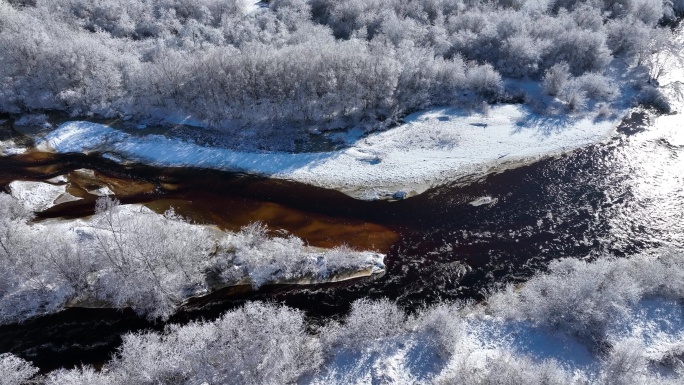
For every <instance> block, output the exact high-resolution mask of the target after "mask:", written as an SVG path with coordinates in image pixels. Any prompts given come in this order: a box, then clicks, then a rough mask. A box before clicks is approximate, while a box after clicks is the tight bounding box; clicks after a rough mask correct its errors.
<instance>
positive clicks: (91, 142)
mask: <svg viewBox="0 0 684 385" xmlns="http://www.w3.org/2000/svg"><path fill="white" fill-rule="evenodd" d="M618 122H619V121H618V120H617V119H616V120H604V121H594V120H593V119H592V118H591V117H580V118H573V117H569V116H567V115H563V116H540V115H536V114H534V113H532V112H531V111H529V110H528V109H527V108H526V107H524V106H521V105H499V106H494V107H492V108H491V110H490V112H489V113H488V114H487V115H483V114H479V113H468V112H465V111H464V110H460V109H455V108H434V109H430V110H427V111H423V112H420V113H416V114H413V115H410V116H408V117H407V118H406V120H405V124H402V125H400V126H398V127H395V128H393V129H390V130H388V131H385V132H380V133H375V134H371V135H369V136H367V137H366V138H364V139H361V140H359V141H357V142H356V143H354V144H353V145H352V146H350V147H348V148H346V149H341V150H337V151H330V152H320V153H287V152H241V151H235V150H231V149H227V148H218V147H206V146H202V145H198V144H195V143H192V142H188V141H183V140H181V139H178V138H170V137H165V136H161V135H143V136H134V135H131V134H129V133H125V132H122V131H119V130H116V129H114V128H112V127H109V126H105V125H101V124H96V123H89V122H83V121H75V122H68V123H64V124H62V125H61V126H60V127H59V128H57V129H56V130H55V131H53V132H51V133H50V134H48V135H47V136H46V138H45V140H44V141H43V142H41V143H39V144H38V148H39V149H41V150H46V151H49V150H54V151H57V152H61V153H65V152H86V153H87V152H104V153H107V154H108V155H109V156H110V157H111V158H113V159H118V160H120V161H121V160H129V161H136V162H144V163H148V164H152V165H157V166H172V167H202V168H212V169H220V170H229V171H239V172H245V173H251V174H257V175H263V176H268V177H274V178H279V179H289V180H294V181H298V182H303V183H307V184H311V185H314V186H318V187H323V188H332V189H336V190H339V191H341V192H344V193H346V194H348V195H350V196H353V197H355V198H360V199H369V200H371V199H381V198H390V197H393V196H395V193H396V192H406V193H407V194H405V195H406V196H412V195H416V194H420V193H422V192H424V191H425V190H427V189H428V188H430V187H432V186H435V185H438V184H442V183H447V182H452V181H463V180H464V179H465V178H466V177H472V176H476V177H477V176H482V175H485V174H487V173H489V172H493V171H500V170H503V169H506V168H511V167H515V166H518V165H520V164H524V163H527V162H530V161H534V160H536V159H539V158H541V157H544V156H549V155H552V154H557V153H561V152H564V151H569V150H573V149H575V148H578V147H581V146H584V145H587V144H590V143H595V142H598V141H601V140H604V139H606V138H607V137H609V136H610V135H611V134H612V133H613V132H614V130H615V127H616V126H617V124H618ZM119 158H122V159H119Z"/></svg>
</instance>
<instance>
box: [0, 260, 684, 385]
mask: <svg viewBox="0 0 684 385" xmlns="http://www.w3.org/2000/svg"><path fill="white" fill-rule="evenodd" d="M683 262H684V254H683V253H682V252H681V251H673V250H661V251H660V252H659V253H658V254H657V255H637V256H634V257H631V258H626V259H610V258H607V259H599V260H597V261H594V262H586V261H580V260H576V259H562V260H560V261H558V262H554V263H553V264H552V265H551V266H550V269H549V271H548V272H547V273H543V274H538V275H536V276H534V277H533V278H532V279H531V280H530V281H528V282H527V283H525V284H523V285H522V287H519V288H516V289H514V288H512V287H510V288H508V289H506V290H503V291H500V292H497V293H495V294H493V295H492V296H491V297H490V298H489V299H488V300H487V302H486V303H483V304H468V303H451V304H448V303H442V304H437V305H433V306H431V307H427V308H424V309H422V310H419V311H418V312H416V313H414V314H406V313H404V311H403V310H402V309H401V308H399V307H398V306H397V305H396V304H394V303H392V302H390V301H387V300H367V299H361V300H358V301H356V302H354V303H353V304H352V307H351V310H350V312H349V314H348V315H347V316H346V317H345V318H343V319H342V320H339V321H329V322H328V323H327V324H325V325H322V326H316V327H312V326H311V325H309V326H308V327H307V323H306V320H305V318H304V315H303V314H302V313H301V312H300V311H298V310H295V309H292V308H288V307H286V306H282V305H277V304H264V303H259V302H252V303H247V304H245V305H244V306H243V307H241V308H238V309H234V310H231V311H228V312H226V313H225V314H224V315H223V316H221V317H220V318H218V319H217V320H214V321H204V322H195V323H190V324H187V325H183V326H180V325H170V326H168V328H167V330H166V331H164V332H163V333H153V332H147V333H142V334H132V335H127V336H126V337H125V338H124V342H123V345H122V346H121V348H120V349H119V350H118V352H117V354H116V355H115V356H114V357H113V359H112V360H111V361H110V362H108V363H107V364H105V367H104V369H103V370H102V371H99V372H95V371H94V370H93V369H92V368H90V367H85V368H79V369H73V370H58V371H55V372H52V373H49V374H47V375H44V376H42V377H41V376H39V377H34V375H35V372H36V370H35V369H34V368H33V367H32V366H31V365H30V364H29V363H27V362H26V361H23V360H21V359H19V358H17V357H14V356H12V355H2V356H0V368H3V369H5V370H6V371H5V372H4V373H9V377H7V376H8V375H7V374H6V375H5V378H11V379H14V380H12V381H14V382H10V383H11V384H19V383H21V381H22V380H25V379H29V378H33V381H34V382H35V383H38V384H55V385H57V384H60V385H61V384H130V383H136V384H157V383H173V384H202V383H207V384H222V383H228V382H229V383H239V384H294V383H298V384H331V383H332V384H348V383H359V382H380V383H388V384H394V383H396V384H421V385H422V384H425V385H427V384H434V385H442V384H444V385H446V384H455V383H458V384H473V385H483V384H559V385H560V384H578V385H579V384H581V385H586V384H601V385H608V384H644V383H648V384H677V383H681V382H682V380H683V376H684V373H683V372H682V368H684V335H683V334H682V333H681V330H679V327H678V325H680V323H681V322H684V315H682V311H681V309H679V310H677V309H672V308H670V309H668V308H667V307H668V306H669V307H677V306H679V307H681V304H680V302H681V300H682V299H684V284H683V282H684V279H683V278H684V269H683V268H682V266H684V263H683ZM659 300H660V301H662V302H661V304H662V306H665V307H662V306H661V307H655V308H653V309H654V310H650V311H649V310H648V306H645V307H644V306H643V304H644V303H646V302H648V301H651V302H653V301H659ZM677 314H679V315H678V316H677ZM516 330H517V332H516ZM540 332H542V333H545V334H544V335H545V337H544V338H546V339H549V340H550V339H554V338H559V336H561V337H562V336H565V337H578V340H577V341H578V342H579V343H580V344H584V345H585V346H586V347H587V348H588V350H587V354H589V355H590V356H591V362H590V363H589V364H586V363H585V364H579V365H577V364H574V365H575V366H573V364H568V363H567V362H563V361H562V360H563V359H569V360H570V361H572V359H573V357H572V354H573V353H572V350H569V351H564V352H563V353H562V357H559V356H555V357H553V356H552V357H550V358H549V357H548V355H547V354H548V352H546V351H544V349H543V345H546V344H539V343H536V344H535V343H534V342H533V343H532V344H530V336H531V335H534V334H538V333H540ZM516 333H518V337H516ZM520 336H522V338H521V339H520ZM516 338H519V340H518V342H517V343H514V340H515V339H516ZM532 340H534V338H532ZM521 341H522V343H521ZM563 341H566V342H565V343H567V341H568V340H567V339H565V340H563ZM540 346H541V347H542V348H541V349H540ZM575 354H576V353H575ZM568 355H569V356H568ZM544 357H546V358H544Z"/></svg>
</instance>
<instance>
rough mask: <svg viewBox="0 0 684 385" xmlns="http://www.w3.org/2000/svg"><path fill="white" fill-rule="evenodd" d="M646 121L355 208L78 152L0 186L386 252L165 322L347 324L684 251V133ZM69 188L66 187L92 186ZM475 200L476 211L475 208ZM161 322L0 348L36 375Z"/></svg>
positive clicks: (104, 321)
mask: <svg viewBox="0 0 684 385" xmlns="http://www.w3.org/2000/svg"><path fill="white" fill-rule="evenodd" d="M642 118H643V116H634V118H633V119H631V120H630V121H628V122H627V123H624V124H623V126H621V127H620V129H619V132H618V133H617V134H616V135H615V136H614V137H613V138H612V139H610V140H609V141H607V142H606V143H602V144H597V145H592V146H588V147H585V148H583V149H579V150H576V151H574V152H572V153H568V154H565V155H562V156H559V157H556V158H552V159H546V160H542V161H540V162H537V163H534V164H531V165H528V166H524V167H520V168H517V169H513V170H508V171H505V172H502V173H499V174H495V175H490V176H488V177H486V178H483V179H482V180H481V181H479V182H476V183H473V184H470V185H468V186H455V185H452V186H450V185H445V186H440V187H437V188H433V189H431V190H429V191H427V192H426V193H424V194H422V195H419V196H417V197H413V198H409V199H406V200H403V201H397V202H385V201H376V202H363V201H358V200H354V199H352V198H349V197H347V196H345V195H343V194H341V193H338V192H335V191H328V190H323V189H319V188H313V187H310V186H305V185H301V184H297V183H292V182H285V181H273V180H267V179H263V178H255V177H249V176H245V175H237V174H231V173H225V172H217V171H210V170H190V169H159V168H154V167H146V166H141V165H129V166H122V165H119V164H116V163H113V162H110V161H107V160H106V159H103V158H102V157H100V156H98V155H89V156H86V155H80V154H67V155H58V156H57V155H48V154H33V155H23V156H18V157H11V158H0V186H3V187H6V186H7V184H8V183H9V182H10V181H12V180H15V179H27V180H45V179H48V178H50V177H53V176H56V175H61V174H65V173H68V172H71V171H73V170H76V169H80V168H89V169H93V170H95V171H96V175H97V177H98V178H100V179H102V180H107V181H109V182H110V185H112V186H115V187H117V188H114V190H115V192H116V193H117V196H118V197H119V198H120V199H121V200H122V201H123V202H124V203H133V202H142V203H147V204H149V206H150V207H152V208H154V209H155V210H158V211H163V210H165V209H166V208H168V207H171V206H172V207H175V208H176V210H177V211H178V212H179V213H181V214H183V215H186V216H188V217H189V218H191V219H193V220H195V221H198V222H202V223H214V224H217V225H219V226H221V227H223V228H226V229H237V228H239V227H240V226H242V225H244V224H246V223H249V222H250V221H254V220H261V221H264V222H266V223H267V224H268V225H269V226H270V227H271V228H284V229H286V230H287V231H289V232H291V233H293V234H295V235H298V236H300V237H302V238H304V239H305V240H306V241H307V242H309V243H310V244H312V245H317V246H334V245H338V244H341V243H347V244H350V245H352V246H354V247H357V248H366V249H368V248H372V249H375V250H378V251H381V252H383V253H386V254H387V259H386V261H385V262H386V264H387V272H386V274H385V275H384V276H382V277H379V278H376V279H361V280H356V281H354V282H346V283H337V284H325V285H323V284H322V285H314V286H308V287H301V286H268V287H263V288H262V289H260V290H259V291H257V292H253V291H250V290H248V289H245V288H236V289H232V290H229V291H226V292H222V293H221V292H220V293H215V294H214V295H212V296H210V297H207V298H203V299H201V300H197V301H195V302H194V303H192V304H191V306H188V307H187V308H186V309H184V310H183V311H181V312H180V313H179V314H178V315H177V316H175V317H173V318H172V319H171V320H170V322H187V321H188V320H195V319H212V318H215V317H217V316H218V315H220V314H221V313H222V312H224V311H225V310H227V309H230V308H232V307H235V306H239V305H240V304H241V303H243V302H244V301H246V300H266V301H277V302H281V303H285V304H287V305H289V306H293V307H296V308H300V309H303V310H304V311H306V314H307V315H308V316H309V317H310V319H311V322H312V323H318V322H322V321H323V320H326V319H329V318H330V317H339V316H342V315H344V314H345V312H347V311H348V309H349V305H350V304H351V302H353V301H354V300H356V299H359V298H381V297H387V298H390V299H392V300H396V301H397V302H398V303H399V304H400V305H402V306H404V307H405V308H406V309H407V310H408V311H411V310H414V309H416V308H418V307H420V306H424V305H426V304H430V303H434V302H437V301H440V300H458V299H466V300H476V301H477V300H482V299H484V298H485V297H486V293H487V292H488V291H490V290H492V289H495V288H497V287H499V286H502V285H505V284H508V283H519V282H523V281H524V280H525V279H527V278H529V277H530V276H531V275H532V274H533V273H534V272H535V271H538V270H540V269H541V270H543V269H544V268H545V266H546V265H547V263H548V262H549V261H550V260H553V259H557V258H560V257H573V258H587V259H592V258H602V257H605V256H618V257H622V256H626V255H630V254H634V253H637V252H641V251H646V250H651V249H656V248H660V247H675V248H682V247H684V129H681V130H680V129H679V128H677V129H672V128H668V129H663V128H660V127H653V126H650V125H649V124H648V122H646V121H644V119H642ZM77 179H78V178H76V177H74V179H73V180H72V179H71V178H70V181H73V182H74V184H78V183H80V185H81V186H85V185H86V184H87V183H89V182H88V181H87V180H83V179H81V180H78V181H77ZM76 182H78V183H76ZM76 190H78V188H75V190H74V191H73V193H74V195H77V196H78V194H79V192H78V191H76ZM84 196H85V195H84ZM482 197H487V199H485V200H482V201H484V202H485V204H482V205H478V206H474V205H471V204H470V202H473V201H475V200H477V199H479V198H482ZM92 210H93V200H92V198H89V199H84V200H82V201H78V202H70V203H67V204H63V205H60V206H56V207H54V208H52V209H50V210H48V211H47V212H44V213H42V214H40V216H39V219H40V218H45V217H60V216H66V217H75V216H83V215H89V214H90V213H92ZM163 327H164V325H163V324H159V323H157V324H154V323H150V322H148V321H145V320H143V319H140V318H138V317H136V316H135V315H134V314H133V313H132V312H130V311H116V310H103V309H69V310H67V311H64V312H61V313H59V314H55V315H51V316H46V317H41V318H38V319H35V320H31V321H28V322H26V323H24V324H21V325H7V326H1V327H0V352H8V351H10V352H13V353H15V354H18V355H20V356H22V357H24V358H26V359H29V360H31V361H33V362H34V363H35V364H36V365H38V366H39V367H41V369H43V370H51V369H54V368H57V367H73V366H75V365H78V364H80V363H86V364H95V365H97V364H100V363H102V362H104V361H106V360H107V359H108V358H109V357H110V356H111V354H113V353H114V352H115V351H116V348H117V346H118V345H119V344H120V341H121V339H120V336H121V335H122V334H123V333H126V332H132V331H133V332H134V331H140V330H145V329H155V330H162V329H163Z"/></svg>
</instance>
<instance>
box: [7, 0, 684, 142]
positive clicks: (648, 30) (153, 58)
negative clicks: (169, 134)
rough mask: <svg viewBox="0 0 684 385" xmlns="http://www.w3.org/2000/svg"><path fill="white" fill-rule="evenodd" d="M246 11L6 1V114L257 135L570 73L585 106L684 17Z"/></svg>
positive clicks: (508, 4) (375, 6) (617, 10)
mask: <svg viewBox="0 0 684 385" xmlns="http://www.w3.org/2000/svg"><path fill="white" fill-rule="evenodd" d="M245 4H246V2H244V1H242V0H231V1H224V0H202V1H190V0H150V1H144V2H140V1H132V0H131V1H113V0H111V1H91V0H35V1H9V2H3V3H2V4H0V47H2V55H0V82H1V84H0V85H1V87H0V111H3V112H15V113H19V112H24V113H25V112H33V111H43V110H61V111H66V112H68V113H71V114H73V115H89V114H97V115H103V116H122V117H128V118H136V119H142V118H145V117H149V116H151V115H155V114H160V113H161V114H164V113H176V112H178V111H181V112H182V113H185V114H192V115H194V116H195V117H197V118H198V119H201V120H203V121H205V122H206V123H207V124H208V125H211V126H215V127H223V128H233V129H238V130H243V129H252V130H257V131H259V130H264V129H268V128H273V127H278V128H280V129H297V128H310V127H316V128H326V127H344V126H349V125H357V124H366V125H370V126H373V127H378V126H383V125H388V124H391V123H393V122H396V121H397V119H399V118H400V117H402V116H403V115H405V114H407V113H410V112H412V111H416V110H418V109H422V108H426V107H429V106H434V105H455V106H481V105H482V102H483V101H485V102H488V103H492V102H497V101H502V100H518V99H519V95H518V94H519V93H520V92H525V90H524V89H516V87H515V86H512V87H513V88H512V89H511V88H510V87H506V86H505V84H504V83H505V82H506V81H507V80H511V79H528V80H532V81H540V80H541V79H545V78H548V77H550V76H551V75H552V74H555V75H553V76H559V71H560V70H563V71H562V72H563V73H564V74H565V75H567V77H568V78H567V80H566V81H565V82H561V83H557V84H556V86H555V87H556V88H553V87H552V88H550V89H549V88H547V87H546V85H545V87H544V89H546V90H547V91H550V93H549V95H551V96H554V97H555V96H558V97H559V100H560V105H561V106H562V107H563V111H573V110H574V111H577V110H582V109H584V108H590V107H592V106H593V105H594V103H596V102H606V101H610V100H611V98H612V97H613V96H614V94H615V92H616V86H615V84H613V82H612V80H610V79H611V78H610V77H607V78H606V77H605V74H606V70H607V69H608V68H609V67H610V64H611V62H613V61H615V60H618V61H619V62H620V63H626V65H627V66H628V67H629V66H631V67H649V66H651V67H653V66H654V65H655V64H656V63H652V62H651V61H652V60H653V59H652V57H653V55H652V54H653V53H654V52H657V51H662V50H665V49H667V47H668V44H669V42H670V39H669V36H668V34H669V33H670V32H669V30H668V29H667V28H663V27H660V26H659V23H661V22H663V21H667V20H673V19H674V18H675V16H676V15H677V14H679V13H680V12H681V11H682V10H684V3H682V2H681V1H674V2H672V1H660V0H654V1H642V0H624V1H603V0H600V1H576V0H572V1H566V0H549V1H511V0H497V1H479V0H478V1H464V0H391V1H360V0H345V1H332V0H308V1H307V0H273V1H270V2H268V7H266V8H259V9H257V10H252V9H250V8H249V7H246V6H245ZM646 72H648V71H646ZM657 72H658V71H655V72H654V71H651V73H652V74H655V73H657ZM639 73H643V71H641V72H639V71H635V72H634V73H633V75H632V76H633V77H634V78H635V79H636V80H637V81H640V82H642V83H643V82H645V81H646V80H647V79H641V78H637V77H638V76H637V75H638V74H639ZM575 78H577V81H575ZM502 80H503V81H502ZM558 87H560V88H558ZM533 97H534V98H536V99H538V98H540V95H539V94H535V95H534V96H533Z"/></svg>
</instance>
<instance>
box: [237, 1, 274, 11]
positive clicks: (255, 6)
mask: <svg viewBox="0 0 684 385" xmlns="http://www.w3.org/2000/svg"><path fill="white" fill-rule="evenodd" d="M242 2H243V4H244V10H245V13H246V14H250V13H254V12H256V11H257V10H259V8H262V7H264V6H268V5H266V4H265V3H263V2H262V1H261V0H256V1H255V0H242Z"/></svg>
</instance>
